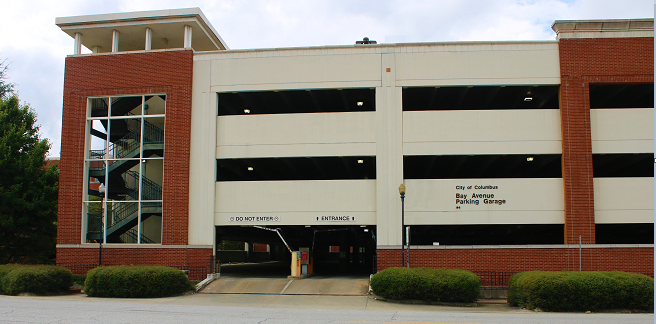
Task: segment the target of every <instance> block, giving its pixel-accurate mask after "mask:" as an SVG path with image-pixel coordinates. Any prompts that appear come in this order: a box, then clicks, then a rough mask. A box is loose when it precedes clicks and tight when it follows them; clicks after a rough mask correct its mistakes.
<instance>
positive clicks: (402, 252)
mask: <svg viewBox="0 0 656 324" xmlns="http://www.w3.org/2000/svg"><path fill="white" fill-rule="evenodd" d="M399 194H400V195H401V266H402V267H405V251H404V247H403V245H404V244H405V215H404V214H405V186H404V185H403V184H401V185H400V186H399ZM408 261H409V260H408Z"/></svg>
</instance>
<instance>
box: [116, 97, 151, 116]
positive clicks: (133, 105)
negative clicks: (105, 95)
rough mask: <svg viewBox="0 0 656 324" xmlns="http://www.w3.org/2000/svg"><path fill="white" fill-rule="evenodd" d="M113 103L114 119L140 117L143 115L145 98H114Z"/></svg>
mask: <svg viewBox="0 0 656 324" xmlns="http://www.w3.org/2000/svg"><path fill="white" fill-rule="evenodd" d="M111 103H112V104H111V111H112V116H113V117H116V116H139V115H141V108H142V107H141V106H142V103H143V96H129V97H112V101H111Z"/></svg>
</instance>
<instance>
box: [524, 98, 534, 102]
mask: <svg viewBox="0 0 656 324" xmlns="http://www.w3.org/2000/svg"><path fill="white" fill-rule="evenodd" d="M524 101H527V102H528V101H533V97H526V98H524Z"/></svg>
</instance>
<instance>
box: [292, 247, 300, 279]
mask: <svg viewBox="0 0 656 324" xmlns="http://www.w3.org/2000/svg"><path fill="white" fill-rule="evenodd" d="M291 266H292V277H296V276H298V254H296V252H292V265H291Z"/></svg>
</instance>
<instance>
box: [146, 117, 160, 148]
mask: <svg viewBox="0 0 656 324" xmlns="http://www.w3.org/2000/svg"><path fill="white" fill-rule="evenodd" d="M143 141H144V145H143V157H145V158H147V157H152V156H155V155H156V156H160V157H162V156H164V118H163V117H161V118H144V136H143Z"/></svg>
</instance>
